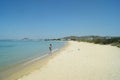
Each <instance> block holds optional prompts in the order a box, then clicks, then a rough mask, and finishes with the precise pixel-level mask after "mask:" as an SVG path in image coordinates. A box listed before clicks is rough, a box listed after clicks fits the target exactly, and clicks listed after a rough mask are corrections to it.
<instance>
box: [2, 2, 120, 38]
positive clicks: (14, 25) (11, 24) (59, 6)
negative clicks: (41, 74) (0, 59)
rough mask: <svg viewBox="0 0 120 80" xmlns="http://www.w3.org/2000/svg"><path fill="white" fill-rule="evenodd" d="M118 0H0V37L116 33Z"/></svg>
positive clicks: (119, 18) (119, 25)
mask: <svg viewBox="0 0 120 80" xmlns="http://www.w3.org/2000/svg"><path fill="white" fill-rule="evenodd" d="M119 3H120V1H119V0H0V39H21V38H24V37H27V38H33V39H40V38H60V37H65V36H86V35H98V36H120V5H119Z"/></svg>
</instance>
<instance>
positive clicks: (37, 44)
mask: <svg viewBox="0 0 120 80" xmlns="http://www.w3.org/2000/svg"><path fill="white" fill-rule="evenodd" d="M49 44H52V45H53V51H55V50H58V49H59V48H61V47H62V46H64V44H65V42H58V41H0V70H2V69H3V68H7V67H10V66H13V65H16V64H19V63H23V62H25V61H29V60H32V59H35V58H38V57H41V56H44V55H46V54H49Z"/></svg>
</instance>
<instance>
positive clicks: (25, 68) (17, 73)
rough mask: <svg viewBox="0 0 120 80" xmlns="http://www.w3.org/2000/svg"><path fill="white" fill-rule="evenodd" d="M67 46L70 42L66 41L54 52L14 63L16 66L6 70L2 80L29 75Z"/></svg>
mask: <svg viewBox="0 0 120 80" xmlns="http://www.w3.org/2000/svg"><path fill="white" fill-rule="evenodd" d="M67 46H68V42H65V44H64V46H62V47H61V48H59V49H58V50H55V51H53V52H52V54H50V53H48V54H45V55H43V56H41V57H36V58H34V59H32V60H27V61H25V62H23V63H19V64H16V65H14V67H13V66H12V67H10V69H8V71H6V72H4V74H2V75H4V76H2V77H3V78H0V79H1V80H17V79H19V78H21V77H22V76H24V75H28V74H30V73H31V72H33V71H34V70H36V69H39V68H41V67H42V66H44V65H45V64H46V63H47V62H48V61H49V58H51V57H54V56H55V55H56V53H58V52H60V51H61V50H62V49H64V48H66V47H67ZM7 72H9V74H10V75H9V74H7V75H6V73H7ZM6 76H7V77H6Z"/></svg>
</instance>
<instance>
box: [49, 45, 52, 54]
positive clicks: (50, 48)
mask: <svg viewBox="0 0 120 80" xmlns="http://www.w3.org/2000/svg"><path fill="white" fill-rule="evenodd" d="M49 50H50V52H52V44H50V46H49Z"/></svg>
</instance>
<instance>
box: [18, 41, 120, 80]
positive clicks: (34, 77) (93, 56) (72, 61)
mask: <svg viewBox="0 0 120 80" xmlns="http://www.w3.org/2000/svg"><path fill="white" fill-rule="evenodd" d="M68 44H69V45H68V46H67V47H66V48H64V49H62V50H61V51H59V52H58V53H57V54H55V55H54V54H53V55H51V56H50V57H49V58H48V60H47V63H46V64H43V67H41V68H38V69H36V70H34V71H33V72H31V73H30V74H28V75H24V76H22V77H21V78H19V79H17V80H80V79H81V80H101V79H102V80H119V79H120V69H119V68H120V63H119V61H120V58H119V56H120V54H119V53H120V49H119V48H116V47H113V46H109V45H104V46H103V45H99V44H91V43H85V42H75V41H70V42H68ZM31 66H32V65H31Z"/></svg>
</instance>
